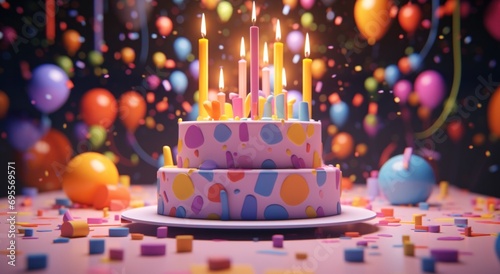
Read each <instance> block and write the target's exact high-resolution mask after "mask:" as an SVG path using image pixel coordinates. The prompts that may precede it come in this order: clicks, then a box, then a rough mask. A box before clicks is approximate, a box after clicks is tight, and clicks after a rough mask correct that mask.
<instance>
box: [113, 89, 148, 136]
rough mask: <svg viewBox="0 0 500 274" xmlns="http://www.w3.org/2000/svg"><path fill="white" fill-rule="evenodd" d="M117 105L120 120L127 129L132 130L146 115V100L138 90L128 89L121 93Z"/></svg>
mask: <svg viewBox="0 0 500 274" xmlns="http://www.w3.org/2000/svg"><path fill="white" fill-rule="evenodd" d="M118 105H119V110H120V116H119V118H120V120H121V121H122V123H123V125H124V126H125V128H126V129H127V130H128V131H130V132H134V131H135V129H136V128H137V127H138V126H139V123H140V122H141V120H142V119H143V118H144V115H146V101H145V100H144V98H143V97H142V95H141V94H139V93H138V92H136V91H128V92H125V93H124V94H122V96H121V97H120V101H119V103H118Z"/></svg>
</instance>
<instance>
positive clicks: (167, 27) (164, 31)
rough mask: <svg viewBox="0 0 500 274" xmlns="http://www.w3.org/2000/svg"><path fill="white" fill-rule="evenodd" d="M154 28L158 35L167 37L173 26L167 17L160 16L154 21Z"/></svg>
mask: <svg viewBox="0 0 500 274" xmlns="http://www.w3.org/2000/svg"><path fill="white" fill-rule="evenodd" d="M156 28H157V29H158V33H159V34H160V35H162V36H168V35H169V34H170V33H171V32H172V29H173V28H174V25H173V24H172V20H170V18H168V17H167V16H160V17H158V19H156Z"/></svg>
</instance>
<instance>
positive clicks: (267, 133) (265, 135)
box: [260, 124, 283, 145]
mask: <svg viewBox="0 0 500 274" xmlns="http://www.w3.org/2000/svg"><path fill="white" fill-rule="evenodd" d="M260 137H261V138H262V140H263V141H264V142H265V143H266V144H268V145H275V144H277V143H279V142H281V141H282V140H283V135H281V131H280V129H279V128H278V126H276V125H275V124H266V125H264V126H263V127H262V129H261V131H260Z"/></svg>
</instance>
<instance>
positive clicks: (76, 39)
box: [62, 29, 82, 56]
mask: <svg viewBox="0 0 500 274" xmlns="http://www.w3.org/2000/svg"><path fill="white" fill-rule="evenodd" d="M62 40H63V46H64V48H65V49H66V51H67V52H68V55H69V56H74V55H75V53H76V52H77V51H78V50H79V49H80V46H81V45H82V43H81V42H80V33H78V31H76V30H73V29H69V30H67V31H65V32H64V33H63V37H62Z"/></svg>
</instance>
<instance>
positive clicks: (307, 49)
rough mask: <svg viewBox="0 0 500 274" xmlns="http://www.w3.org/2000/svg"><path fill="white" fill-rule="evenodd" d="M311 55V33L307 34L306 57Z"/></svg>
mask: <svg viewBox="0 0 500 274" xmlns="http://www.w3.org/2000/svg"><path fill="white" fill-rule="evenodd" d="M310 53H311V46H310V45H309V33H306V45H305V47H304V55H305V56H306V58H307V57H309V54H310Z"/></svg>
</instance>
